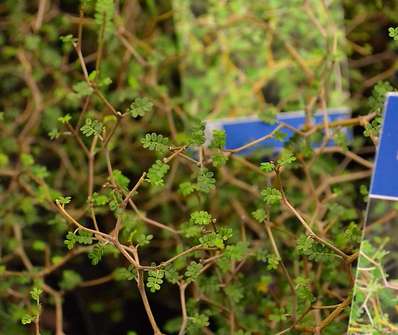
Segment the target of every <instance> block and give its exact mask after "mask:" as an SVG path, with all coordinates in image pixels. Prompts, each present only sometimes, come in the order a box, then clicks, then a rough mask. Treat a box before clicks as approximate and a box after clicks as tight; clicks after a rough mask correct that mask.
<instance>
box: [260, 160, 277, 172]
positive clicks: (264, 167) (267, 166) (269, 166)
mask: <svg viewBox="0 0 398 335" xmlns="http://www.w3.org/2000/svg"><path fill="white" fill-rule="evenodd" d="M260 169H261V171H263V172H266V173H269V172H272V171H274V170H275V164H274V163H273V162H265V163H261V164H260Z"/></svg>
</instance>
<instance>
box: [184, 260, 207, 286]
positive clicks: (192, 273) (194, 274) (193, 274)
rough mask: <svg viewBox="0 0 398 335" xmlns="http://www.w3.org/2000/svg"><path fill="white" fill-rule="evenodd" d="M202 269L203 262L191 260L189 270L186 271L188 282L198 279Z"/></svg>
mask: <svg viewBox="0 0 398 335" xmlns="http://www.w3.org/2000/svg"><path fill="white" fill-rule="evenodd" d="M202 269H203V265H202V264H199V263H196V262H191V264H189V265H188V267H187V270H186V271H185V277H186V278H187V283H190V282H193V281H196V279H197V278H198V277H199V275H200V271H201V270H202Z"/></svg>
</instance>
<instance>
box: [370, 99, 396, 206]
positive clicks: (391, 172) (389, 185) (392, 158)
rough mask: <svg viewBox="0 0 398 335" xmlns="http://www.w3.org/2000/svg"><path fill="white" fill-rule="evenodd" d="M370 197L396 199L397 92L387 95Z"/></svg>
mask: <svg viewBox="0 0 398 335" xmlns="http://www.w3.org/2000/svg"><path fill="white" fill-rule="evenodd" d="M369 196H370V197H371V198H378V199H386V200H398V94H397V93H390V94H388V95H387V100H386V104H385V106H384V116H383V125H382V129H381V134H380V139H379V147H378V150H377V153H376V161H375V167H374V170H373V177H372V183H371V187H370V194H369Z"/></svg>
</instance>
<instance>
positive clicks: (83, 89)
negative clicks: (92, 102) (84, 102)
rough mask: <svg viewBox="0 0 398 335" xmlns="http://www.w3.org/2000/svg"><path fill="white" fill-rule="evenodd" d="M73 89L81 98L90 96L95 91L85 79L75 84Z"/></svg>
mask: <svg viewBox="0 0 398 335" xmlns="http://www.w3.org/2000/svg"><path fill="white" fill-rule="evenodd" d="M73 91H75V93H76V95H77V96H78V97H79V98H82V97H86V96H89V95H91V94H93V92H94V90H93V88H92V87H91V86H90V85H89V84H88V83H87V82H85V81H79V82H78V83H76V84H74V85H73Z"/></svg>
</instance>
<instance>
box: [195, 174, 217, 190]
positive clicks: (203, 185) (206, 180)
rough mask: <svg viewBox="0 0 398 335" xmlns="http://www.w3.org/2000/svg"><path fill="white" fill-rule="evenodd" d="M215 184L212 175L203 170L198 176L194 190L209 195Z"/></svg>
mask: <svg viewBox="0 0 398 335" xmlns="http://www.w3.org/2000/svg"><path fill="white" fill-rule="evenodd" d="M215 184H216V180H215V179H214V173H213V172H211V171H207V170H206V169H203V170H201V172H200V174H199V175H198V180H197V183H196V185H195V188H196V189H197V190H198V191H200V192H203V193H209V192H210V191H211V190H213V189H214V188H215Z"/></svg>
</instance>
